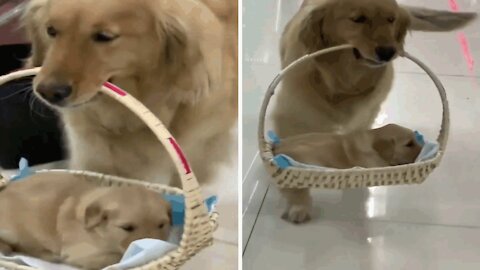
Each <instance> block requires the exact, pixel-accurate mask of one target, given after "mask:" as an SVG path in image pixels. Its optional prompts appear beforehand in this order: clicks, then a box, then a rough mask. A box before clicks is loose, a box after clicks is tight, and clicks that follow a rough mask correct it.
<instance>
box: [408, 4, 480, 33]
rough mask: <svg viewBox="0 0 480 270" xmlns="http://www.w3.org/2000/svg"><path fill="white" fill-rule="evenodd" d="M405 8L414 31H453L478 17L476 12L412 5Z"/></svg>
mask: <svg viewBox="0 0 480 270" xmlns="http://www.w3.org/2000/svg"><path fill="white" fill-rule="evenodd" d="M403 8H404V9H405V10H406V11H407V12H408V14H409V16H410V20H411V25H410V29H411V30H414V31H429V32H446V31H453V30H456V29H459V28H462V27H464V26H466V25H467V24H468V23H470V22H472V21H473V20H474V19H475V18H476V17H477V13H475V12H450V11H443V10H433V9H426V8H418V7H410V6H403Z"/></svg>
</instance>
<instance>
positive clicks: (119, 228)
mask: <svg viewBox="0 0 480 270" xmlns="http://www.w3.org/2000/svg"><path fill="white" fill-rule="evenodd" d="M79 178H81V176H72V175H68V174H36V175H34V176H32V177H29V178H28V179H25V180H22V181H19V182H13V183H11V184H9V185H8V186H7V187H6V188H5V189H4V190H2V191H1V192H0V221H1V222H0V252H1V253H4V254H8V253H10V252H20V253H25V254H28V255H31V256H35V257H38V258H42V259H45V260H49V261H54V262H64V263H68V264H71V265H74V266H78V267H82V268H86V269H101V268H103V267H106V266H108V265H111V264H114V263H117V262H118V261H120V259H121V257H122V255H123V253H124V252H125V251H126V249H127V247H128V245H129V244H130V243H131V242H132V241H134V240H138V239H143V238H154V239H162V240H166V239H167V237H168V234H169V231H170V224H171V218H170V205H169V204H168V203H167V202H166V201H164V200H163V199H162V198H161V196H160V195H159V194H157V193H155V192H153V191H149V190H147V189H146V188H143V187H98V186H96V185H95V184H93V183H90V182H87V181H84V180H82V179H79Z"/></svg>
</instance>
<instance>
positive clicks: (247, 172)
mask: <svg viewBox="0 0 480 270" xmlns="http://www.w3.org/2000/svg"><path fill="white" fill-rule="evenodd" d="M258 154H259V151H257V152H255V156H253V159H252V162H251V163H250V166H248V169H247V171H246V172H245V175H244V176H243V179H242V185H243V183H245V180H246V179H247V177H248V175H249V174H250V171H251V170H252V168H253V164H255V160H256V159H257V157H258Z"/></svg>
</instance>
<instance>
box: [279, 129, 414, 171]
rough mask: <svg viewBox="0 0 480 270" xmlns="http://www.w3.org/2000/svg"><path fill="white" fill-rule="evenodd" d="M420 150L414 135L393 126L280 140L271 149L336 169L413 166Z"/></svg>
mask: <svg viewBox="0 0 480 270" xmlns="http://www.w3.org/2000/svg"><path fill="white" fill-rule="evenodd" d="M421 150H422V147H421V146H420V144H419V143H418V142H417V141H416V139H415V133H414V132H413V131H412V130H410V129H408V128H405V127H402V126H399V125H395V124H389V125H386V126H383V127H381V128H377V129H370V130H359V131H356V132H350V133H346V134H336V133H306V134H301V135H296V136H292V137H287V138H283V139H282V140H281V142H280V143H279V144H278V145H275V147H274V153H275V155H278V154H284V155H287V156H289V157H291V158H293V159H295V160H296V161H298V162H302V163H304V164H311V165H317V166H323V167H329V168H337V169H348V168H353V167H363V168H375V167H385V166H396V165H402V164H408V163H413V162H415V160H416V159H417V157H418V155H419V154H420V151H421Z"/></svg>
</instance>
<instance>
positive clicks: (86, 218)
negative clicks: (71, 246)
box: [83, 200, 108, 230]
mask: <svg viewBox="0 0 480 270" xmlns="http://www.w3.org/2000/svg"><path fill="white" fill-rule="evenodd" d="M106 221H108V213H107V211H105V209H103V207H102V204H101V202H100V201H99V200H95V201H93V202H91V203H90V204H89V205H87V207H86V208H85V212H84V214H83V224H84V226H85V229H87V230H91V229H93V228H95V227H97V226H99V225H100V224H102V223H103V222H106Z"/></svg>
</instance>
